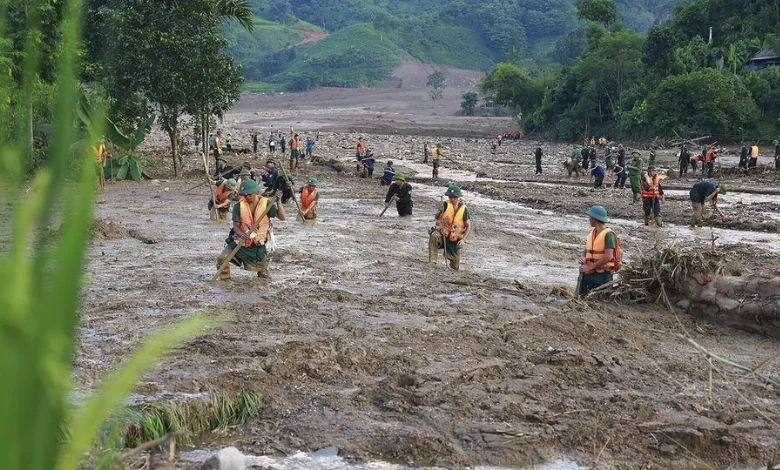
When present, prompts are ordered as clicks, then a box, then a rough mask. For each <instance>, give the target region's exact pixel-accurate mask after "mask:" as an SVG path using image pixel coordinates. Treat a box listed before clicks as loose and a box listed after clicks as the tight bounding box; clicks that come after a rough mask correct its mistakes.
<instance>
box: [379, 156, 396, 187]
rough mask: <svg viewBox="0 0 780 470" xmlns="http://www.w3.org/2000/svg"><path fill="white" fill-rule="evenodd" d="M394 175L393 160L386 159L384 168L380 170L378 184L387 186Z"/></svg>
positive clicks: (391, 181) (391, 182)
mask: <svg viewBox="0 0 780 470" xmlns="http://www.w3.org/2000/svg"><path fill="white" fill-rule="evenodd" d="M394 176H395V168H393V162H392V160H391V161H388V162H387V165H385V169H384V171H383V172H382V177H381V178H380V179H379V184H380V185H381V186H388V185H391V184H393V177H394Z"/></svg>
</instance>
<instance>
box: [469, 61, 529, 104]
mask: <svg viewBox="0 0 780 470" xmlns="http://www.w3.org/2000/svg"><path fill="white" fill-rule="evenodd" d="M479 89H480V91H481V92H482V94H483V95H484V96H485V97H487V98H488V99H490V100H491V101H493V102H494V103H496V104H498V105H502V106H507V107H509V108H511V109H512V110H513V111H514V112H515V113H522V114H523V115H530V114H531V113H532V112H533V110H534V109H535V108H536V107H537V106H538V105H539V103H540V102H541V100H542V94H543V89H542V88H541V87H540V86H539V84H538V83H537V82H535V81H534V80H533V79H532V78H531V77H530V76H529V75H528V73H527V72H525V71H524V70H522V69H521V68H520V67H518V66H516V65H514V64H507V63H500V64H498V65H496V66H495V67H494V68H493V69H492V70H491V71H490V72H489V73H488V74H487V76H486V77H485V78H484V79H483V80H482V81H481V82H480V84H479Z"/></svg>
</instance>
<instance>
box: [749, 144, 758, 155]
mask: <svg viewBox="0 0 780 470" xmlns="http://www.w3.org/2000/svg"><path fill="white" fill-rule="evenodd" d="M750 158H758V145H754V146H752V147H750Z"/></svg>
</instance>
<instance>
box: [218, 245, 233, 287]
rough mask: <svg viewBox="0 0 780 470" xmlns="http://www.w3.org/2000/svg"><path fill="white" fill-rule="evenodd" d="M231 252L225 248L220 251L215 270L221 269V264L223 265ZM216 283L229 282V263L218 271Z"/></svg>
mask: <svg viewBox="0 0 780 470" xmlns="http://www.w3.org/2000/svg"><path fill="white" fill-rule="evenodd" d="M232 252H233V250H231V249H230V248H227V247H226V248H225V249H224V250H222V253H220V254H219V256H218V257H217V269H220V268H221V267H222V263H224V262H225V261H226V260H227V259H228V256H230V254H231V253H232ZM217 280H218V281H229V280H230V263H227V265H226V266H225V267H224V268H222V269H221V270H220V271H219V276H218V277H217Z"/></svg>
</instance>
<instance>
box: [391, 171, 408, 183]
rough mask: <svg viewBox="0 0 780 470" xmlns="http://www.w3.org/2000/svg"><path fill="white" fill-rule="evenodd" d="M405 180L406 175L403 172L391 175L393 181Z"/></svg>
mask: <svg viewBox="0 0 780 470" xmlns="http://www.w3.org/2000/svg"><path fill="white" fill-rule="evenodd" d="M395 180H398V181H406V175H405V174H403V173H396V174H395V176H393V181H395Z"/></svg>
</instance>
